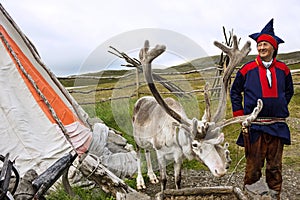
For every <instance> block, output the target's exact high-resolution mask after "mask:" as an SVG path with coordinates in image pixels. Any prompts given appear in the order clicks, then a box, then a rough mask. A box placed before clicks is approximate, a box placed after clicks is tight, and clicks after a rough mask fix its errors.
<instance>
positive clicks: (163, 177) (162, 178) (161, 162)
mask: <svg viewBox="0 0 300 200" xmlns="http://www.w3.org/2000/svg"><path fill="white" fill-rule="evenodd" d="M157 160H158V165H159V170H160V184H161V191H163V190H165V189H166V185H167V169H166V160H165V157H164V154H160V153H159V152H158V151H157Z"/></svg>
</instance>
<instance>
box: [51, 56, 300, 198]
mask: <svg viewBox="0 0 300 200" xmlns="http://www.w3.org/2000/svg"><path fill="white" fill-rule="evenodd" d="M297 55H298V54H297ZM286 56H287V57H288V58H289V59H290V57H291V56H290V55H286ZM283 58H284V55H282V56H281V59H283ZM289 67H290V68H291V69H300V64H293V65H291V66H289ZM184 68H185V69H187V68H188V67H187V66H184ZM180 70H182V69H180ZM178 71H179V70H178ZM125 73H126V72H124V71H121V72H116V71H113V72H112V71H110V72H105V74H106V76H113V75H116V76H120V75H123V74H125ZM89 75H94V76H100V75H101V74H89ZM102 75H103V74H102ZM202 75H203V74H202ZM200 76H201V74H196V75H186V76H183V77H177V76H173V77H172V76H171V77H166V78H167V79H169V80H175V79H180V78H186V79H187V78H188V79H191V78H194V79H197V78H199V77H200ZM293 78H294V77H293ZM299 79H300V78H299V77H298V76H295V78H294V82H299ZM122 81H124V82H126V83H128V82H130V81H133V80H132V79H131V80H122ZM75 82H76V85H77V86H78V84H82V85H89V84H91V83H93V84H92V86H90V85H89V87H88V88H85V89H84V90H89V89H93V88H111V87H115V86H116V85H118V84H120V81H118V80H113V81H112V80H109V81H106V82H104V81H101V82H91V81H87V82H84V81H83V82H84V83H82V80H73V81H72V80H71V81H69V80H65V79H64V80H62V83H63V84H64V85H65V86H72V83H75ZM176 84H179V87H181V88H183V89H184V90H185V91H189V90H191V88H193V89H202V88H203V85H204V82H203V81H202V82H199V81H191V82H189V83H186V82H185V83H181V82H176ZM158 88H159V90H160V91H162V92H163V91H166V89H164V88H163V87H162V86H161V85H158ZM139 91H140V92H148V88H147V87H146V86H141V87H140V88H139ZM134 92H136V91H135V89H129V90H128V88H127V89H124V90H123V91H122V90H118V91H115V94H114V93H113V91H98V92H92V93H89V94H86V95H83V94H79V93H72V95H73V96H74V98H75V99H76V100H77V102H90V101H94V102H98V103H96V104H91V105H83V106H82V107H83V109H84V110H85V111H86V112H87V113H88V114H89V116H90V117H95V116H96V117H99V118H100V119H102V120H103V121H104V123H105V124H106V125H107V126H109V127H112V128H114V129H116V130H118V131H120V132H121V133H122V135H123V136H124V137H125V138H126V139H127V140H128V142H129V143H131V144H133V145H135V143H134V139H133V137H132V127H131V117H132V110H133V107H134V103H135V102H136V100H137V97H133V98H129V99H121V100H116V101H106V102H102V103H100V101H101V100H103V99H107V98H109V97H111V96H118V95H119V96H122V95H123V96H124V95H125V94H127V95H128V94H130V93H134ZM299 95H300V88H299V86H295V96H294V97H293V98H292V100H291V102H290V105H289V108H290V117H291V119H293V120H291V121H289V125H290V129H291V135H292V145H290V146H286V147H285V151H284V158H283V165H284V166H286V167H290V168H292V169H295V170H299V171H300V165H299V164H300V157H299V156H298V150H299V149H300V133H299V128H300V125H298V124H299V122H300V121H299V120H298V119H299V118H300V114H299V112H298V111H299V107H300V98H299ZM164 96H170V95H164ZM171 96H172V95H171ZM173 97H174V96H173ZM174 98H177V97H174ZM177 100H179V101H180V102H181V103H182V105H183V106H184V108H185V110H186V112H187V115H188V116H189V117H190V118H191V117H195V116H196V117H197V118H198V119H199V118H201V116H202V114H203V110H204V106H203V103H202V101H203V97H202V96H201V95H196V96H193V97H190V98H177ZM228 102H229V100H228ZM212 104H216V103H215V102H212ZM226 113H227V115H226V118H230V117H231V107H230V103H228V104H227V107H226ZM223 132H224V134H225V139H226V142H228V143H229V144H230V146H229V150H230V153H231V158H232V165H231V166H230V170H229V171H230V172H231V171H232V170H233V169H234V167H235V165H236V164H237V163H238V162H239V161H240V159H241V158H242V157H243V155H244V150H243V148H241V147H239V146H237V145H236V144H235V141H236V139H237V137H238V135H239V132H240V126H239V125H237V124H235V125H230V126H228V127H225V128H224V129H223ZM244 165H245V159H244V160H243V161H242V162H241V163H240V165H239V166H238V170H243V168H244ZM183 168H186V169H196V170H200V169H201V170H208V169H207V167H206V166H204V165H203V164H202V163H200V162H198V161H195V160H192V161H187V160H185V161H184V163H183ZM168 170H173V169H172V165H169V166H168ZM145 181H147V178H146V177H145ZM125 182H126V183H127V184H128V185H129V186H131V187H132V188H135V177H133V178H131V179H126V180H125ZM98 192H99V190H97V192H95V191H94V190H88V191H86V190H84V189H81V188H76V193H77V194H78V195H79V196H81V197H82V198H84V199H105V200H106V199H113V197H110V196H105V195H104V196H103V194H101V192H99V193H100V194H98ZM91 196H93V198H91ZM47 199H66V200H67V199H70V197H68V196H67V195H66V194H65V193H64V191H63V189H62V188H60V189H59V190H58V191H57V192H55V193H51V194H50V195H49V196H47Z"/></svg>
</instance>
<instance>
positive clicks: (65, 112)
mask: <svg viewBox="0 0 300 200" xmlns="http://www.w3.org/2000/svg"><path fill="white" fill-rule="evenodd" d="M0 31H1V33H2V35H3V36H4V38H5V39H6V40H7V41H8V43H9V45H10V46H11V48H12V49H13V51H14V52H15V53H16V55H17V57H18V59H19V61H20V63H21V64H22V66H23V67H24V69H25V70H26V72H27V73H28V74H29V75H30V76H31V78H32V79H33V80H34V82H35V83H36V85H37V86H38V88H39V89H40V90H41V92H42V93H43V94H44V96H45V97H46V99H47V100H48V101H49V103H50V105H51V106H52V108H53V109H54V111H55V113H56V115H57V117H58V118H59V119H60V120H61V122H62V123H63V125H68V124H71V123H73V122H75V121H78V119H77V118H76V117H75V115H74V114H73V112H72V111H71V110H70V109H69V108H68V107H67V106H66V104H65V103H64V102H63V101H62V99H61V98H60V97H59V95H58V94H57V93H56V92H55V91H54V90H53V88H52V87H51V86H50V85H49V83H48V82H47V81H46V80H45V79H44V77H43V76H42V75H41V74H40V73H39V71H38V70H37V69H36V68H35V67H34V66H33V64H32V63H31V62H30V60H29V59H28V58H27V57H26V55H25V54H24V53H23V52H22V50H21V49H20V48H19V47H18V45H17V44H16V43H15V42H14V41H13V39H12V38H11V37H10V36H9V35H8V33H7V32H6V30H5V29H4V27H3V26H2V25H0ZM4 46H5V47H6V45H4ZM6 49H7V47H6ZM9 54H10V57H11V58H12V60H13V61H14V63H15V65H16V66H17V69H18V71H19V73H20V74H21V76H22V78H23V80H24V82H25V83H26V85H27V87H28V88H29V90H30V92H31V94H32V95H33V97H34V98H35V100H36V102H37V103H38V104H39V106H40V107H41V109H42V110H43V111H44V113H45V114H46V115H47V117H48V118H49V119H50V121H51V122H52V123H55V120H54V118H53V116H52V115H51V113H50V111H49V109H48V107H47V105H46V104H45V103H44V101H43V99H42V98H41V97H40V96H39V94H38V93H37V92H36V90H35V89H34V87H33V86H32V84H31V83H30V81H29V80H28V79H27V78H26V76H25V75H24V74H23V72H22V71H21V69H20V67H19V66H18V64H17V62H16V60H15V59H14V57H13V56H12V55H11V53H9Z"/></svg>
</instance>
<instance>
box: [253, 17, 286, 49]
mask: <svg viewBox="0 0 300 200" xmlns="http://www.w3.org/2000/svg"><path fill="white" fill-rule="evenodd" d="M273 21H274V19H271V20H270V21H269V23H267V25H266V26H265V27H264V28H263V29H262V30H261V32H260V33H253V34H251V35H249V37H250V38H252V39H253V40H255V41H256V42H257V43H259V42H261V41H267V42H269V43H270V44H271V45H272V46H273V47H274V48H275V49H276V50H277V49H278V44H280V43H284V41H283V40H282V39H281V38H279V37H278V36H276V35H275V33H274V28H273Z"/></svg>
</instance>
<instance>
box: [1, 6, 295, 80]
mask: <svg viewBox="0 0 300 200" xmlns="http://www.w3.org/2000/svg"><path fill="white" fill-rule="evenodd" d="M0 2H1V4H2V6H3V7H4V8H5V9H6V11H7V12H8V13H9V14H10V16H11V17H12V18H13V20H14V21H15V22H16V23H17V25H18V26H19V27H20V28H21V30H22V31H23V32H24V33H25V34H26V36H27V37H28V38H29V39H30V40H31V42H32V43H33V44H34V45H35V47H36V48H37V50H38V52H39V54H40V55H41V58H42V60H43V62H44V63H45V64H46V65H47V66H48V68H50V69H51V71H52V72H53V73H54V74H55V75H57V76H68V75H74V74H81V73H84V72H89V71H90V72H92V71H99V70H101V69H110V68H111V69H112V68H114V67H116V66H120V64H125V63H124V62H121V61H122V60H120V59H118V58H117V57H116V56H114V55H112V54H110V53H108V52H107V51H108V50H109V46H110V45H111V46H114V47H115V48H117V49H118V50H120V51H124V52H126V53H128V54H129V55H130V56H132V57H136V58H137V57H138V50H139V49H140V48H141V47H142V46H143V41H144V40H146V39H149V41H150V44H151V45H153V46H154V45H156V44H158V43H159V44H165V45H166V46H167V50H168V53H167V54H166V55H165V57H164V58H165V59H164V60H163V59H162V60H161V63H163V65H173V64H180V62H184V61H186V60H189V59H194V58H197V57H201V56H205V55H208V56H213V55H219V54H220V50H219V49H218V48H217V47H215V46H214V45H213V42H214V41H220V42H222V41H224V35H223V31H222V27H223V26H224V27H225V29H226V30H227V31H230V30H233V32H234V34H236V35H237V36H238V37H239V38H241V44H244V43H245V42H246V41H248V40H249V41H251V39H250V38H249V37H248V35H249V34H252V33H256V32H260V31H261V29H262V28H263V27H264V26H265V25H266V24H267V23H268V22H269V21H270V20H271V19H272V18H274V29H275V34H276V35H277V36H279V37H280V38H282V39H283V40H284V41H285V43H284V44H280V46H279V53H289V52H293V51H299V50H300V37H299V33H300V24H299V21H300V15H299V11H300V1H298V0H285V1H282V0H265V1H261V0H252V1H242V0H226V1H224V0H209V1H207V0H184V1H183V0H172V1H171V0H169V1H167V0H151V1H145V0H126V1H124V0H109V1H103V0H85V1H82V0H63V1H62V0H22V1H20V0H1V1H0ZM251 43H252V45H251V48H252V51H251V52H250V54H256V47H255V45H256V44H255V42H254V41H251ZM158 62H159V60H158Z"/></svg>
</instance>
